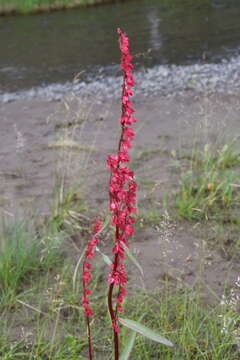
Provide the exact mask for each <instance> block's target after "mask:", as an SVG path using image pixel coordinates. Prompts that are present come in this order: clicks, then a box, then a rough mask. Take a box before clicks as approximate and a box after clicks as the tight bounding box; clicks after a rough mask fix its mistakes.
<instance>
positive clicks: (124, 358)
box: [120, 331, 137, 360]
mask: <svg viewBox="0 0 240 360" xmlns="http://www.w3.org/2000/svg"><path fill="white" fill-rule="evenodd" d="M136 336H137V333H136V331H132V333H131V335H130V336H129V339H128V342H127V344H126V346H125V348H124V350H123V352H122V353H121V356H120V360H128V359H129V356H130V354H131V351H132V349H133V346H134V343H135V339H136Z"/></svg>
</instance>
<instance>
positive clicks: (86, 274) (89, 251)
mask: <svg viewBox="0 0 240 360" xmlns="http://www.w3.org/2000/svg"><path fill="white" fill-rule="evenodd" d="M100 228H101V222H100V220H99V219H97V220H96V221H95V224H94V228H93V234H94V235H93V237H92V238H91V239H90V241H89V242H88V244H87V247H86V250H85V254H84V255H85V260H84V262H83V271H82V283H83V295H82V304H83V309H84V314H85V315H87V316H89V315H92V314H93V311H92V309H91V308H90V306H89V301H88V299H87V296H88V295H89V294H91V290H89V289H88V288H87V286H88V284H89V282H90V279H91V274H90V270H91V268H92V266H91V264H90V262H89V260H91V259H92V257H93V254H94V246H95V245H96V244H97V243H98V241H99V238H98V235H97V234H98V232H99V231H100Z"/></svg>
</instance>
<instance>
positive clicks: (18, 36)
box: [0, 0, 240, 95]
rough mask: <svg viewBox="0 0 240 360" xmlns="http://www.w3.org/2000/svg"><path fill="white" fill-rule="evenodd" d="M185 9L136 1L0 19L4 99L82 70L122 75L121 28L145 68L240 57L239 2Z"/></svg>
mask: <svg viewBox="0 0 240 360" xmlns="http://www.w3.org/2000/svg"><path fill="white" fill-rule="evenodd" d="M169 4H170V5H169ZM174 4H175V5H174ZM178 4H179V2H178V1H176V0H175V1H167V0H136V1H134V0H133V1H130V2H124V3H119V4H113V5H107V6H102V7H92V8H83V9H75V10H68V11H64V12H54V13H46V14H39V15H33V16H12V17H5V18H0V44H1V49H0V94H1V95H3V94H4V93H5V94H6V93H8V94H9V93H19V92H23V91H24V90H25V93H26V90H29V89H32V88H36V87H41V88H44V87H46V86H48V85H49V84H57V85H58V86H62V88H63V87H64V84H66V83H68V82H70V81H71V80H72V79H73V78H74V76H75V75H76V74H77V73H79V72H82V73H81V79H82V80H84V81H85V82H89V81H91V80H92V79H96V78H97V77H99V76H100V77H101V76H103V75H104V76H105V77H106V75H113V76H115V75H116V74H118V73H119V70H118V66H117V64H118V62H119V49H118V44H117V35H116V32H115V29H116V28H117V27H118V26H120V27H122V29H123V30H124V31H126V32H127V34H128V35H129V38H130V42H131V52H132V54H133V55H134V64H135V66H136V67H137V68H138V69H139V70H140V71H141V70H142V69H144V70H146V69H152V68H154V67H156V66H159V65H160V66H163V67H164V66H165V67H166V68H168V67H169V66H171V65H177V66H179V68H181V67H182V66H192V65H193V64H198V65H199V66H201V65H204V64H218V63H221V62H222V60H223V59H224V60H227V61H233V59H234V58H238V57H239V54H240V1H239V0H213V1H210V0H209V1H208V0H203V1H200V0H192V1H191V0H183V1H181V6H180V5H178ZM59 84H61V85H59Z"/></svg>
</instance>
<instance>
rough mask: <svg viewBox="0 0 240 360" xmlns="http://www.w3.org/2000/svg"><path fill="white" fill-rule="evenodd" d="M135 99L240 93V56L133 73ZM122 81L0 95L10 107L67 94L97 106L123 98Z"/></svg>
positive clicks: (97, 81)
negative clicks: (92, 102)
mask: <svg viewBox="0 0 240 360" xmlns="http://www.w3.org/2000/svg"><path fill="white" fill-rule="evenodd" d="M134 78H135V90H134V93H135V95H141V96H146V97H149V96H151V95H154V96H155V95H159V96H172V95H177V94H180V95H182V94H183V93H186V91H188V90H192V91H195V92H196V93H203V92H204V93H206V92H208V91H209V92H218V93H224V94H228V95H233V94H237V93H239V92H240V56H237V57H233V58H231V59H230V60H228V61H226V60H225V59H223V60H222V62H221V63H217V64H213V63H202V64H193V65H186V66H180V65H158V66H154V67H152V68H149V69H147V70H146V69H144V70H139V71H135V72H134ZM121 84H122V77H121V76H118V77H114V76H107V77H106V76H104V75H103V74H101V75H99V76H98V77H97V78H95V79H92V80H91V81H88V82H86V81H82V82H77V83H76V82H67V83H65V84H50V85H47V86H44V87H36V88H32V89H30V90H22V91H18V92H15V93H3V94H1V93H0V102H3V103H8V102H11V101H14V100H17V99H33V98H47V99H48V100H49V101H52V100H61V99H62V98H63V97H64V96H66V95H67V94H69V93H70V92H71V93H75V94H76V96H81V97H86V98H88V99H89V98H92V97H93V98H94V100H95V101H96V102H98V103H101V102H103V101H105V99H108V98H111V99H119V98H120V97H121Z"/></svg>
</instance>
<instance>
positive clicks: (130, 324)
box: [119, 318, 174, 347]
mask: <svg viewBox="0 0 240 360" xmlns="http://www.w3.org/2000/svg"><path fill="white" fill-rule="evenodd" d="M119 322H120V323H121V324H122V325H124V326H126V327H127V328H129V329H131V330H134V331H136V332H138V333H139V334H141V335H143V336H145V337H147V338H148V339H151V340H153V341H156V342H158V343H160V344H164V345H166V346H170V347H172V346H174V345H173V343H172V342H171V341H169V340H167V339H165V338H164V337H162V336H161V335H159V334H158V333H156V332H155V331H153V330H151V329H149V328H147V327H146V326H144V325H142V324H140V323H138V322H137V321H134V320H129V319H122V318H119Z"/></svg>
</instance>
